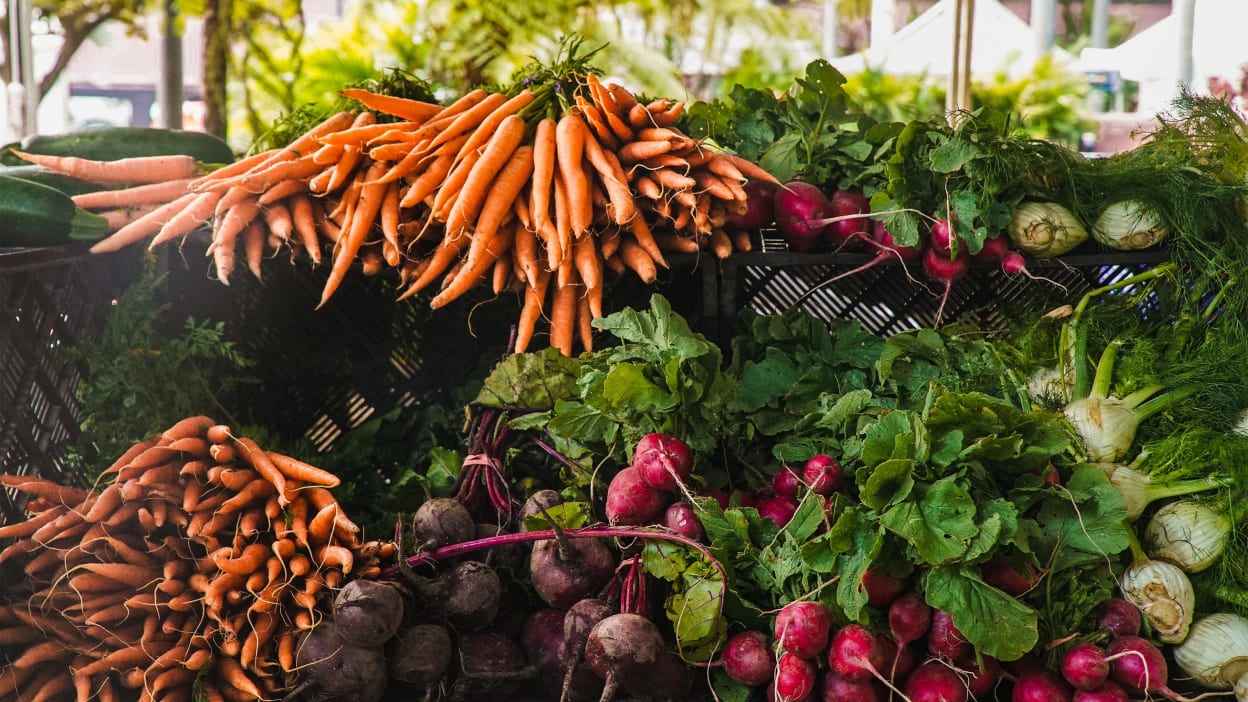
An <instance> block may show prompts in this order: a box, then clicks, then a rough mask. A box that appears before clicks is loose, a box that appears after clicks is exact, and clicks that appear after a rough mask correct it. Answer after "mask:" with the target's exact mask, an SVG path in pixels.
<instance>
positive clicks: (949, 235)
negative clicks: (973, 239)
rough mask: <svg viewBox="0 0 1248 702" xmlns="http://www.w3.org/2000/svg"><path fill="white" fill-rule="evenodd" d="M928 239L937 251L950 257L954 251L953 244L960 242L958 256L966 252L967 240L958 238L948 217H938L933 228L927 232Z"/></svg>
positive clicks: (932, 247)
mask: <svg viewBox="0 0 1248 702" xmlns="http://www.w3.org/2000/svg"><path fill="white" fill-rule="evenodd" d="M927 241H928V244H930V247H931V249H932V250H933V251H935V252H936V253H938V254H940V255H942V256H944V257H945V258H950V255H949V254H950V252H951V251H953V244H954V242H955V241H956V242H957V244H958V258H961V257H962V256H961V254H964V253H966V242H965V241H962V240H960V239H958V235H957V234H955V233H954V231H953V225H951V224H950V223H949V220H947V219H938V220H936V221H935V222H932V226H931V229H930V230H929V231H928V234H927Z"/></svg>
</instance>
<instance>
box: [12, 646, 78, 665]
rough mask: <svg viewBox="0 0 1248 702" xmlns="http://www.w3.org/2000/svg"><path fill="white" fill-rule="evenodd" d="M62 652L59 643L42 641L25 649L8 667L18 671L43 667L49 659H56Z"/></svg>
mask: <svg viewBox="0 0 1248 702" xmlns="http://www.w3.org/2000/svg"><path fill="white" fill-rule="evenodd" d="M64 652H65V645H64V644H62V643H61V642H60V641H43V642H40V643H37V644H35V645H34V646H31V647H29V648H27V649H26V650H25V651H23V652H22V654H21V655H19V656H16V657H14V658H13V659H12V660H10V661H9V662H8V665H10V666H12V667H13V668H16V669H18V670H21V669H24V668H35V667H38V666H41V665H45V664H46V663H47V662H48V660H49V659H54V658H57V657H59V656H60V654H62V653H64Z"/></svg>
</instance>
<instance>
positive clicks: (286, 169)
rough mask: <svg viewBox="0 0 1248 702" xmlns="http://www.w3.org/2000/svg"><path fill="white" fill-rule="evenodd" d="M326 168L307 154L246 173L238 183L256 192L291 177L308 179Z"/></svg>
mask: <svg viewBox="0 0 1248 702" xmlns="http://www.w3.org/2000/svg"><path fill="white" fill-rule="evenodd" d="M324 168H325V166H324V165H322V164H320V163H317V162H316V161H314V160H313V159H312V154H307V155H306V156H300V157H299V158H292V159H287V160H282V161H277V162H275V163H272V164H270V165H268V166H266V167H264V168H261V169H259V170H255V171H249V172H247V173H244V174H243V175H242V176H241V177H240V178H239V179H238V184H239V185H240V186H242V187H244V188H247V189H248V190H250V191H252V192H254V193H259V192H263V191H265V190H268V189H269V188H271V187H273V186H274V185H276V184H278V183H280V182H282V181H284V180H289V179H291V178H294V179H297V180H306V179H308V178H311V177H312V176H314V175H316V174H317V173H319V172H320V171H321V170H323V169H324Z"/></svg>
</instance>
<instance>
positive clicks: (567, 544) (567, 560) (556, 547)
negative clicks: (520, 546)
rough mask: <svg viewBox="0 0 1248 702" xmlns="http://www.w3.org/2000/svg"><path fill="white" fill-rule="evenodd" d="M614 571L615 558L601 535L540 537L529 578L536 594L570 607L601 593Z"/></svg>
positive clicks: (550, 603) (554, 603)
mask: <svg viewBox="0 0 1248 702" xmlns="http://www.w3.org/2000/svg"><path fill="white" fill-rule="evenodd" d="M614 574H615V558H614V557H613V556H612V555H611V551H610V550H609V549H608V548H607V547H606V546H605V545H604V544H603V543H602V542H601V541H599V540H598V539H565V540H564V542H563V543H562V544H561V543H560V542H559V541H557V540H555V539H548V540H545V541H539V542H537V543H536V544H534V545H533V551H532V553H530V554H529V578H530V580H531V581H532V583H533V589H534V590H535V591H536V592H537V596H538V597H540V598H542V601H543V602H545V603H546V604H548V605H550V606H551V607H558V608H559V609H567V608H569V607H571V606H572V605H574V604H576V602H577V601H578V600H581V599H583V598H585V597H589V596H592V595H596V594H598V591H599V590H601V589H602V587H603V586H604V585H606V584H607V581H609V580H610V579H611V576H612V575H614Z"/></svg>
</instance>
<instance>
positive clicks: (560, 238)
mask: <svg viewBox="0 0 1248 702" xmlns="http://www.w3.org/2000/svg"><path fill="white" fill-rule="evenodd" d="M554 191H555V193H554V195H555V197H554V201H555V236H554V241H555V242H557V244H558V246H556V247H554V251H552V252H551V253H550V255H551V256H554V252H556V251H557V252H558V254H559V258H558V259H556V260H553V261H551V263H550V269H551V271H553V272H554V273H556V275H557V276H559V277H558V278H557V279H556V281H555V282H556V284H557V285H558V286H559V287H563V285H564V282H565V280H566V275H567V274H566V273H561V271H564V270H565V269H564V267H563V265H562V264H563V261H564V260H566V259H569V258H571V256H572V217H571V215H570V214H569V209H570V205H569V204H568V194H567V187H566V185H565V184H564V182H563V173H562V172H559V173H556V174H555V188H554ZM548 247H549V244H548Z"/></svg>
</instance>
